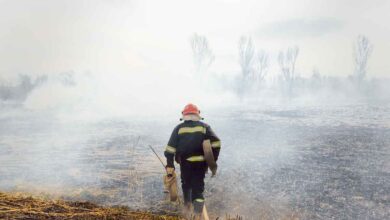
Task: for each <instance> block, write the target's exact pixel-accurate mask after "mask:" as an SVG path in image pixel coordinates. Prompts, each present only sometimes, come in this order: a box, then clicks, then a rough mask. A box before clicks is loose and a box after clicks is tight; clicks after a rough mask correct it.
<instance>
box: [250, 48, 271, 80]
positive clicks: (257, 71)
mask: <svg viewBox="0 0 390 220" xmlns="http://www.w3.org/2000/svg"><path fill="white" fill-rule="evenodd" d="M268 67H269V59H268V53H267V52H266V51H264V50H259V51H258V52H257V56H256V63H255V68H254V77H255V80H256V81H257V82H258V83H261V82H262V81H263V80H264V77H265V76H266V75H267V73H268Z"/></svg>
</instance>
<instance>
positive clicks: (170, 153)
mask: <svg viewBox="0 0 390 220" xmlns="http://www.w3.org/2000/svg"><path fill="white" fill-rule="evenodd" d="M177 139H178V133H177V127H176V128H175V129H173V131H172V134H171V137H170V138H169V141H168V145H167V146H166V147H165V151H164V155H165V157H166V158H167V167H171V168H175V165H174V157H175V153H176V148H177V142H178V140H177Z"/></svg>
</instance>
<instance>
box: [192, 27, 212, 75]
mask: <svg viewBox="0 0 390 220" xmlns="http://www.w3.org/2000/svg"><path fill="white" fill-rule="evenodd" d="M190 43H191V48H192V55H193V59H194V65H195V69H196V72H197V73H202V72H204V71H206V70H207V69H208V68H209V67H210V65H211V64H212V63H213V62H214V60H215V56H214V54H213V52H212V50H211V49H210V47H209V43H208V40H207V38H206V37H205V36H201V35H198V34H196V33H195V34H193V35H192V37H191V39H190Z"/></svg>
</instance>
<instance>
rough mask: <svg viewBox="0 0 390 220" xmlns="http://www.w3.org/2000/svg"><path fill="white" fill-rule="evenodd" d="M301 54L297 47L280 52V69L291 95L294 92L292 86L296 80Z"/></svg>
mask: <svg viewBox="0 0 390 220" xmlns="http://www.w3.org/2000/svg"><path fill="white" fill-rule="evenodd" d="M298 54H299V48H298V47H297V46H295V47H293V48H291V47H290V48H288V49H287V51H286V52H283V51H280V52H279V57H278V61H279V67H280V70H281V72H282V78H283V80H284V81H285V82H286V83H287V89H288V93H289V95H291V92H292V86H293V83H294V80H295V78H296V75H295V63H296V61H297V57H298Z"/></svg>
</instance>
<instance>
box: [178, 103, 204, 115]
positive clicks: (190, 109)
mask: <svg viewBox="0 0 390 220" xmlns="http://www.w3.org/2000/svg"><path fill="white" fill-rule="evenodd" d="M181 113H182V114H183V115H189V114H195V115H199V114H200V111H199V109H198V107H197V106H196V105H194V104H191V103H190V104H188V105H186V106H185V107H184V109H183V111H182V112H181Z"/></svg>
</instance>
